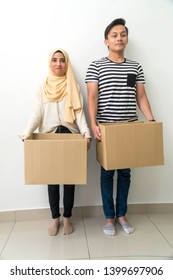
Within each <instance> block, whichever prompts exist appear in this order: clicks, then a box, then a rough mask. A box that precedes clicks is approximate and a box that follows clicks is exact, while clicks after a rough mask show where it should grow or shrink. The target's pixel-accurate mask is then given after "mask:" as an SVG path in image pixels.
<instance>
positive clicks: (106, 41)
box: [104, 39, 109, 47]
mask: <svg viewBox="0 0 173 280" xmlns="http://www.w3.org/2000/svg"><path fill="white" fill-rule="evenodd" d="M104 44H105V46H106V47H109V44H108V40H107V39H105V40H104Z"/></svg>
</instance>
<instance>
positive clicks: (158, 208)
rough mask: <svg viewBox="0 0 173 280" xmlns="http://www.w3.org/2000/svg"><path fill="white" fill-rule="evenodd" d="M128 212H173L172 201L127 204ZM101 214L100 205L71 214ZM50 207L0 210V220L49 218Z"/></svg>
mask: <svg viewBox="0 0 173 280" xmlns="http://www.w3.org/2000/svg"><path fill="white" fill-rule="evenodd" d="M128 214H173V203H155V204H129V205H128ZM98 215H103V209H102V206H81V207H74V210H73V216H81V217H88V216H90V217H91V216H98ZM50 218H51V215H50V209H48V208H46V209H29V210H17V211H4V212H0V222H13V221H23V220H40V219H50Z"/></svg>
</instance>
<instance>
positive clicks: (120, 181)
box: [100, 166, 131, 219]
mask: <svg viewBox="0 0 173 280" xmlns="http://www.w3.org/2000/svg"><path fill="white" fill-rule="evenodd" d="M114 173H115V170H105V169H104V168H103V167H102V166H101V178H100V179H101V195H102V202H103V211H104V214H105V217H106V219H114V218H115V216H116V217H122V216H125V214H126V212H127V197H128V193H129V187H130V177H131V176H130V169H129V168H128V169H118V170H117V190H116V200H115V205H114V197H113V189H114Z"/></svg>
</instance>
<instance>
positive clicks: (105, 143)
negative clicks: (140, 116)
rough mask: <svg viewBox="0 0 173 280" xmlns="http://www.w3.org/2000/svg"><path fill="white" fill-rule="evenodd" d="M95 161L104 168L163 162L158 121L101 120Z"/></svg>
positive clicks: (142, 165) (150, 164)
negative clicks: (124, 121)
mask: <svg viewBox="0 0 173 280" xmlns="http://www.w3.org/2000/svg"><path fill="white" fill-rule="evenodd" d="M99 127H100V130H101V135H102V136H101V142H99V141H97V142H96V158H97V161H98V162H99V163H100V164H101V165H102V166H103V167H104V169H106V170H111V169H123V168H134V167H144V166H155V165H163V164H164V152H163V131H162V130H163V128H162V123H160V122H129V123H102V124H99Z"/></svg>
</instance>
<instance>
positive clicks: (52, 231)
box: [48, 218, 60, 236]
mask: <svg viewBox="0 0 173 280" xmlns="http://www.w3.org/2000/svg"><path fill="white" fill-rule="evenodd" d="M59 226H60V219H59V218H56V219H53V221H52V223H51V224H50V226H49V227H48V234H49V235H50V236H56V235H57V234H58V231H59Z"/></svg>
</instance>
